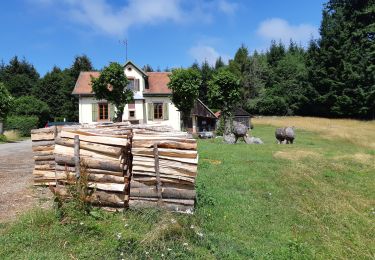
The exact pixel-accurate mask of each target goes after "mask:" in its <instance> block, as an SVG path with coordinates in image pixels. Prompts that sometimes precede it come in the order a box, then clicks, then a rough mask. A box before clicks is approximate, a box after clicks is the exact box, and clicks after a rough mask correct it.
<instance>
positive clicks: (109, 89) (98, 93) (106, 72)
mask: <svg viewBox="0 0 375 260" xmlns="http://www.w3.org/2000/svg"><path fill="white" fill-rule="evenodd" d="M91 82H92V90H93V92H94V95H95V98H96V99H99V100H100V99H105V100H107V101H108V102H110V103H112V104H113V105H114V106H115V107H116V118H115V121H117V122H121V120H122V114H123V113H124V108H125V105H126V104H127V103H129V102H130V101H132V100H133V96H134V93H133V91H132V90H130V89H128V88H127V86H128V83H129V81H128V79H127V77H126V76H125V73H124V68H123V67H122V66H121V65H120V64H119V63H116V62H112V63H110V64H109V66H107V67H104V69H103V71H102V72H101V74H100V76H99V78H91Z"/></svg>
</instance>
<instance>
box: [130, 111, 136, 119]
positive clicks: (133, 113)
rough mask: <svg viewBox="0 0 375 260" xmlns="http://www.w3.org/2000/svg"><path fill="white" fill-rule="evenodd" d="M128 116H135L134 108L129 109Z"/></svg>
mask: <svg viewBox="0 0 375 260" xmlns="http://www.w3.org/2000/svg"><path fill="white" fill-rule="evenodd" d="M129 118H135V111H134V110H131V111H129Z"/></svg>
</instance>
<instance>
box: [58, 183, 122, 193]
mask: <svg viewBox="0 0 375 260" xmlns="http://www.w3.org/2000/svg"><path fill="white" fill-rule="evenodd" d="M59 182H60V183H62V184H66V185H69V184H72V183H70V182H68V181H66V180H59ZM87 185H88V187H89V188H93V189H96V190H102V191H115V192H124V190H125V188H126V184H125V183H98V182H92V181H90V182H88V183H87Z"/></svg>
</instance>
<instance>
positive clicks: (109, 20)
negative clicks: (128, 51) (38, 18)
mask: <svg viewBox="0 0 375 260" xmlns="http://www.w3.org/2000/svg"><path fill="white" fill-rule="evenodd" d="M64 2H65V3H66V5H67V7H68V11H67V14H68V16H69V17H70V18H71V19H73V20H74V21H76V22H78V23H81V24H85V25H87V26H89V27H91V28H92V29H94V30H99V31H102V32H104V33H108V34H112V35H123V34H124V33H125V32H126V31H127V30H128V28H129V27H130V26H135V25H144V24H154V23H160V22H165V21H174V22H177V21H180V20H182V17H183V11H182V9H181V6H180V0H153V1H148V0H130V1H129V3H128V5H126V6H122V7H120V8H116V9H115V8H113V7H112V6H111V5H110V4H108V3H107V1H105V0H65V1H64Z"/></svg>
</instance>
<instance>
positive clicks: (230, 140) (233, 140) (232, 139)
mask: <svg viewBox="0 0 375 260" xmlns="http://www.w3.org/2000/svg"><path fill="white" fill-rule="evenodd" d="M223 138H224V142H226V143H227V144H235V143H236V141H237V138H236V136H235V135H234V134H232V133H230V134H224V135H223Z"/></svg>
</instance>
